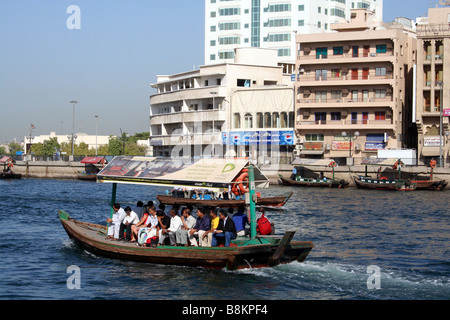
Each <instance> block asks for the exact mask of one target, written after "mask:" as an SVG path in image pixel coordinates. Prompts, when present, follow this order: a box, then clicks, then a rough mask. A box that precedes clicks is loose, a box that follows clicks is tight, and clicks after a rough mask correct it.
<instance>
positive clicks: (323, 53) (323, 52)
mask: <svg viewBox="0 0 450 320" xmlns="http://www.w3.org/2000/svg"><path fill="white" fill-rule="evenodd" d="M320 58H322V59H326V58H328V48H316V59H320Z"/></svg>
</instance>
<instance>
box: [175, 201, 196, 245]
mask: <svg viewBox="0 0 450 320" xmlns="http://www.w3.org/2000/svg"><path fill="white" fill-rule="evenodd" d="M181 223H182V224H181V228H180V229H178V230H177V231H176V232H175V235H176V240H177V244H179V245H181V246H186V247H187V246H188V243H187V240H188V236H189V242H190V243H191V244H192V245H194V244H193V243H194V241H195V243H197V241H196V240H195V238H194V236H193V235H190V232H189V231H191V229H192V228H193V227H194V226H195V224H196V223H197V220H196V219H195V218H194V217H193V216H192V215H191V210H189V209H188V208H185V209H184V210H183V213H182V215H181Z"/></svg>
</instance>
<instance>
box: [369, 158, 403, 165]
mask: <svg viewBox="0 0 450 320" xmlns="http://www.w3.org/2000/svg"><path fill="white" fill-rule="evenodd" d="M397 161H398V162H399V164H400V165H403V164H404V163H403V162H402V161H401V160H400V159H397V158H387V159H386V158H366V159H364V160H363V161H362V162H361V164H362V165H373V166H386V167H392V166H393V165H394V164H395V163H396V162H397Z"/></svg>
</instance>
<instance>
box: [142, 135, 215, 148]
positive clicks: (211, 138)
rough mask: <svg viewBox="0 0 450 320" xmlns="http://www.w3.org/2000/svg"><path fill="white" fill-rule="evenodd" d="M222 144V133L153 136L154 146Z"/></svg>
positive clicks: (151, 138) (152, 142)
mask: <svg viewBox="0 0 450 320" xmlns="http://www.w3.org/2000/svg"><path fill="white" fill-rule="evenodd" d="M210 144H222V133H221V132H215V133H194V134H192V135H190V134H173V135H152V136H151V137H150V145H152V146H184V145H210Z"/></svg>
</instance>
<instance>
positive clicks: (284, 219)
mask: <svg viewBox="0 0 450 320" xmlns="http://www.w3.org/2000/svg"><path fill="white" fill-rule="evenodd" d="M163 190H164V189H161V188H153V187H143V186H132V185H130V186H127V185H119V186H118V193H117V197H118V198H117V201H118V202H120V203H121V204H122V205H130V206H133V205H135V203H136V202H137V201H138V200H142V201H148V200H155V199H156V198H155V196H156V194H158V193H161V192H163ZM290 190H292V191H293V192H294V196H293V197H292V198H291V200H290V201H289V202H288V203H287V205H286V208H285V210H283V211H271V212H269V213H268V216H269V218H270V219H271V220H273V221H274V222H275V224H276V228H277V229H276V230H277V233H282V232H283V231H286V230H291V229H295V230H297V234H296V236H295V239H298V240H311V241H313V242H314V244H315V248H314V249H313V251H312V252H311V254H310V255H309V256H308V258H307V260H306V262H305V263H303V264H300V263H296V262H295V263H291V264H288V265H283V266H278V267H275V268H270V269H258V270H244V271H236V272H229V271H225V270H222V271H210V270H204V269H201V268H185V267H171V266H161V265H151V264H142V263H134V262H125V261H119V260H111V259H106V258H103V257H98V256H95V255H93V254H91V253H89V252H87V251H85V250H83V249H80V248H79V247H77V246H76V245H74V244H73V243H72V242H71V241H70V240H69V239H68V236H67V234H66V233H65V231H64V229H63V228H62V226H61V224H60V222H59V220H58V215H57V210H58V209H63V210H66V211H67V212H69V213H70V214H71V216H72V217H74V218H75V219H78V220H82V221H89V222H94V223H103V222H104V220H105V219H106V217H107V216H108V215H109V199H110V197H111V185H108V184H106V185H103V184H96V183H92V182H83V181H54V180H29V179H24V180H21V181H0V208H1V211H0V275H1V277H0V299H3V300H4V299H51V300H56V299H176V300H183V299H190V300H191V299H203V300H204V299H208V300H213V299H220V300H236V299H240V300H247V299H252V300H260V299H261V300H270V299H274V300H300V299H331V300H337V299H355V300H361V299H363V300H367V299H368V300H372V299H395V300H397V299H418V300H424V299H426V300H437V299H445V300H448V299H449V298H450V282H449V276H450V258H449V257H450V244H449V243H450V227H449V225H450V210H449V209H448V203H449V202H448V197H449V196H450V192H449V191H445V192H440V193H437V192H411V193H401V192H384V191H370V190H357V189H345V190H332V189H325V190H320V189H300V188H299V189H290V188H286V187H271V188H270V189H269V190H264V191H263V194H264V195H267V196H270V195H278V194H281V193H284V192H287V191H290ZM71 265H76V266H79V267H80V268H81V286H82V288H81V290H69V289H68V288H67V285H66V282H67V279H68V276H69V275H70V274H67V268H68V267H69V266H71ZM371 265H375V266H378V267H379V268H380V270H381V277H380V284H381V289H379V290H369V289H368V288H367V280H368V277H369V276H370V274H368V273H367V268H368V267H369V266H371Z"/></svg>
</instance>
